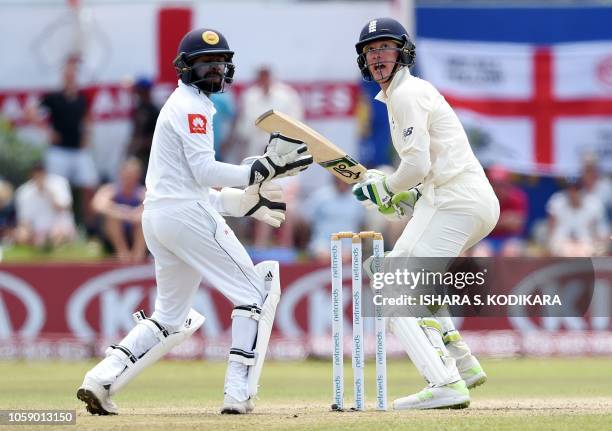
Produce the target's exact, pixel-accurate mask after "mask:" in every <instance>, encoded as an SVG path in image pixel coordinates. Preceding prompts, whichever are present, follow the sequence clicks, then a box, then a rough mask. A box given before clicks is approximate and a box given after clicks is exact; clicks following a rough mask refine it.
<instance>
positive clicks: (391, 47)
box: [363, 40, 399, 82]
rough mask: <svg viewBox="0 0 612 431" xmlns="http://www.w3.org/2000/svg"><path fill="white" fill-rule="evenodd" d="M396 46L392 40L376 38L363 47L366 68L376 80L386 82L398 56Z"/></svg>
mask: <svg viewBox="0 0 612 431" xmlns="http://www.w3.org/2000/svg"><path fill="white" fill-rule="evenodd" d="M398 48H399V46H398V44H397V43H395V41H393V40H377V41H374V42H371V43H369V44H367V45H366V46H365V47H364V49H363V51H364V54H365V59H366V63H367V65H368V70H369V71H370V73H371V74H372V77H373V78H374V80H375V81H376V82H386V81H387V80H388V79H389V77H390V76H391V73H392V71H393V68H394V67H395V63H396V62H397V58H398V56H399V50H398Z"/></svg>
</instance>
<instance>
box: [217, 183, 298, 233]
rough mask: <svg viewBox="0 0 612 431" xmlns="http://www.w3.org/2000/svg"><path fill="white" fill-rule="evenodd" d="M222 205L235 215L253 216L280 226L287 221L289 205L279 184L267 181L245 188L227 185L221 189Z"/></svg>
mask: <svg viewBox="0 0 612 431" xmlns="http://www.w3.org/2000/svg"><path fill="white" fill-rule="evenodd" d="M221 205H222V206H223V209H224V210H225V213H226V214H227V215H229V216H233V217H243V216H251V217H253V218H255V219H257V220H261V221H263V222H265V223H267V224H269V225H270V226H274V227H279V226H280V225H281V223H282V222H283V221H285V210H286V209H287V205H286V204H285V202H283V190H282V189H281V187H280V186H279V185H278V184H274V183H270V182H266V183H264V184H261V185H259V184H258V185H253V186H249V187H247V188H246V189H244V190H240V189H234V188H231V187H225V188H223V189H222V190H221Z"/></svg>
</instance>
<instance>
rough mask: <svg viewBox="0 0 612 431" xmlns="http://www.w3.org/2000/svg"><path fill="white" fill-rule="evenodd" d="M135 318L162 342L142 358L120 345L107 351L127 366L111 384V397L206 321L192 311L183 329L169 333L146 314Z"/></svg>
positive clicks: (137, 315) (140, 314) (138, 314)
mask: <svg viewBox="0 0 612 431" xmlns="http://www.w3.org/2000/svg"><path fill="white" fill-rule="evenodd" d="M134 318H135V320H137V322H138V324H139V325H147V326H148V327H149V328H151V329H152V330H153V332H154V333H155V335H156V336H157V337H158V339H159V340H160V341H159V343H157V344H156V345H154V346H153V347H151V349H149V350H148V351H147V352H146V353H145V354H144V355H142V356H141V357H140V358H137V357H135V356H134V355H133V354H132V353H131V352H130V351H129V350H128V349H126V348H125V347H123V346H120V345H113V346H111V347H109V348H108V349H107V350H106V354H107V355H115V356H117V357H118V358H120V359H121V360H123V361H124V363H125V365H126V369H125V370H124V371H123V372H122V373H121V374H120V375H119V376H118V377H117V380H115V381H114V382H113V383H112V384H111V386H110V388H109V393H110V395H114V394H115V393H117V392H119V391H120V390H121V389H122V388H123V387H124V386H125V385H126V384H127V383H128V382H129V381H131V380H132V379H134V377H136V376H137V375H138V374H139V373H140V372H141V371H142V370H144V369H145V368H146V367H148V366H149V365H152V364H154V363H155V362H157V361H158V360H159V359H160V358H161V357H162V356H164V355H165V354H166V353H168V352H169V351H170V350H172V348H174V347H175V346H178V345H179V344H181V343H182V342H183V341H185V340H186V339H187V338H189V337H190V336H191V335H192V334H193V333H194V332H195V331H197V330H198V329H199V328H200V326H202V324H203V323H204V320H205V318H204V316H202V315H201V314H200V313H198V312H197V311H195V310H194V309H191V310H190V311H189V314H188V315H187V319H186V320H185V325H184V326H183V328H181V329H180V330H179V331H177V332H173V333H168V331H167V330H166V329H165V328H163V327H162V326H161V325H159V324H158V323H157V322H153V321H151V320H149V319H147V318H146V317H145V316H144V313H141V312H138V313H135V314H134ZM166 334H167V335H166Z"/></svg>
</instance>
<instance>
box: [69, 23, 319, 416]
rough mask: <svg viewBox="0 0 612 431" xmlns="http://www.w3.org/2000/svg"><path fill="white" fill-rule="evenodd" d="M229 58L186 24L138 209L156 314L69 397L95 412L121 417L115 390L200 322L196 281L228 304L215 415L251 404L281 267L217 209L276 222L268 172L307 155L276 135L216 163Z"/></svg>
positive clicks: (219, 40)
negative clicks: (260, 148)
mask: <svg viewBox="0 0 612 431" xmlns="http://www.w3.org/2000/svg"><path fill="white" fill-rule="evenodd" d="M233 55H234V52H233V51H231V50H230V48H229V45H228V42H227V40H226V38H225V37H224V36H223V35H222V34H221V33H220V32H218V31H216V30H212V29H207V28H201V29H197V30H193V31H190V32H188V33H187V34H186V35H185V36H184V37H183V39H182V40H181V42H180V44H179V47H178V55H177V57H176V59H175V60H174V67H175V69H176V71H177V74H178V77H179V81H178V87H177V88H176V89H175V90H174V92H173V93H172V95H171V96H170V97H169V98H168V100H167V102H166V103H165V105H164V106H163V108H162V109H161V112H160V115H159V118H158V120H157V124H156V126H155V134H154V136H153V144H152V148H151V156H150V161H149V168H148V171H147V176H146V187H147V191H146V198H145V201H144V212H143V215H142V227H143V231H144V237H145V240H146V243H147V247H148V248H149V250H150V251H151V253H152V254H153V257H154V259H155V278H156V281H157V298H156V301H155V311H154V312H153V314H152V315H151V316H150V317H149V316H147V315H145V313H144V312H142V311H140V312H138V313H135V315H134V319H135V321H136V325H135V326H134V328H133V329H132V330H131V331H130V332H129V333H128V334H127V335H126V336H125V338H124V339H123V340H121V341H120V342H119V343H117V344H113V345H111V346H110V347H109V348H108V349H107V350H106V358H105V359H103V360H102V361H101V362H100V363H98V364H97V365H96V366H95V367H94V368H92V369H91V370H89V372H87V374H86V375H85V379H84V381H83V384H82V385H81V387H80V388H79V389H78V391H77V397H78V399H80V400H81V401H83V402H84V403H85V404H86V407H87V410H88V411H89V412H90V413H92V414H99V415H108V414H117V413H118V409H117V406H116V405H115V404H114V402H113V401H112V399H111V395H113V394H115V393H117V392H118V391H119V390H120V389H121V388H123V387H124V386H125V385H126V384H127V383H128V382H130V381H131V380H132V379H134V377H135V376H136V375H137V374H139V373H140V372H141V371H142V370H143V369H145V368H146V367H147V366H149V365H151V364H153V363H154V362H155V361H157V360H158V359H160V358H161V357H162V356H163V355H164V354H166V353H167V352H168V351H170V349H172V348H173V347H174V346H176V345H178V344H180V343H181V342H182V341H184V340H185V339H186V338H187V337H188V336H190V335H191V334H192V333H193V332H195V331H196V330H197V329H198V328H199V327H200V326H201V325H202V323H203V322H204V316H202V315H200V314H199V313H198V312H196V311H195V310H193V309H192V308H191V306H192V300H193V297H194V294H195V293H196V291H197V289H198V287H199V286H200V282H201V281H202V279H204V280H206V282H207V283H208V284H209V285H211V286H213V287H214V288H216V289H217V290H219V291H220V292H221V293H222V294H223V295H224V296H225V297H226V298H228V299H229V300H230V301H231V302H232V303H233V304H234V309H233V312H232V315H231V317H232V329H231V333H232V344H231V348H230V350H229V361H228V366H227V373H226V377H225V397H224V401H223V406H222V407H221V413H234V414H244V413H249V412H251V411H252V410H253V408H254V404H253V398H254V396H255V395H256V393H257V388H258V380H259V376H260V373H261V369H262V366H263V362H264V359H265V356H266V351H267V347H268V341H269V338H270V331H271V329H272V323H273V321H274V314H275V312H276V305H277V304H278V301H279V298H280V281H279V270H278V268H279V267H278V262H274V261H266V262H262V263H260V264H258V265H253V262H252V261H251V258H250V257H249V255H248V254H247V252H246V250H245V249H244V247H243V246H242V244H241V243H240V242H239V241H238V239H237V238H236V236H235V235H234V233H233V232H232V230H231V229H230V228H229V227H228V225H227V224H226V223H225V220H224V219H223V217H222V216H223V215H226V216H233V217H243V216H251V217H254V218H256V219H258V220H262V221H264V222H266V223H268V224H270V225H272V226H274V227H278V226H280V224H281V223H282V222H283V221H284V218H285V214H284V212H285V203H284V202H283V201H282V198H283V196H282V191H281V189H280V187H278V186H276V185H275V184H273V183H271V182H270V181H271V180H272V179H273V178H281V177H285V176H288V175H295V174H297V173H298V172H299V171H301V170H304V169H306V168H307V167H308V165H309V164H311V163H312V156H310V155H309V154H307V153H306V150H307V148H306V145H304V143H303V142H301V141H297V140H293V139H288V138H285V137H283V136H281V135H279V134H272V135H271V137H270V140H269V143H268V146H267V148H266V151H265V154H264V155H262V156H257V157H251V158H249V161H248V163H245V164H242V165H232V164H227V163H221V162H218V161H216V160H215V151H214V146H213V140H214V136H213V127H212V121H213V115H214V114H215V108H214V106H213V103H212V102H211V100H210V98H209V96H210V95H211V94H212V93H218V92H222V91H223V90H224V89H225V87H226V85H228V84H230V83H231V82H232V80H233V78H234V71H235V66H234V64H233V63H232V58H233ZM215 188H221V190H220V191H217V190H215Z"/></svg>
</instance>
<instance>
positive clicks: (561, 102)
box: [418, 40, 612, 175]
mask: <svg viewBox="0 0 612 431" xmlns="http://www.w3.org/2000/svg"><path fill="white" fill-rule="evenodd" d="M418 46H419V48H420V51H419V65H420V67H421V69H420V70H421V72H422V75H423V77H424V78H425V79H427V80H428V81H430V82H431V83H432V84H433V85H434V86H436V88H438V90H439V91H440V92H441V93H442V94H443V95H444V96H445V98H446V100H447V101H448V102H449V103H450V104H451V106H452V107H453V108H454V109H455V111H456V112H457V114H458V115H459V117H460V118H461V121H462V123H463V125H464V127H465V128H466V132H467V133H468V136H469V138H470V143H471V144H472V147H473V148H474V151H475V153H476V155H477V156H478V157H479V159H480V160H481V161H482V162H483V163H484V164H491V163H501V164H503V165H505V166H507V167H508V168H510V169H512V170H515V171H518V172H525V173H538V172H540V173H542V172H550V173H553V174H560V175H567V174H575V173H577V172H578V171H579V169H580V165H581V162H582V159H583V158H584V157H585V156H586V155H594V156H595V157H597V158H598V160H599V162H600V165H601V166H602V168H603V169H605V170H607V171H608V172H612V42H583V43H572V44H559V45H554V46H546V47H542V46H533V45H526V44H515V43H484V42H455V41H440V40H419V45H418Z"/></svg>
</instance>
